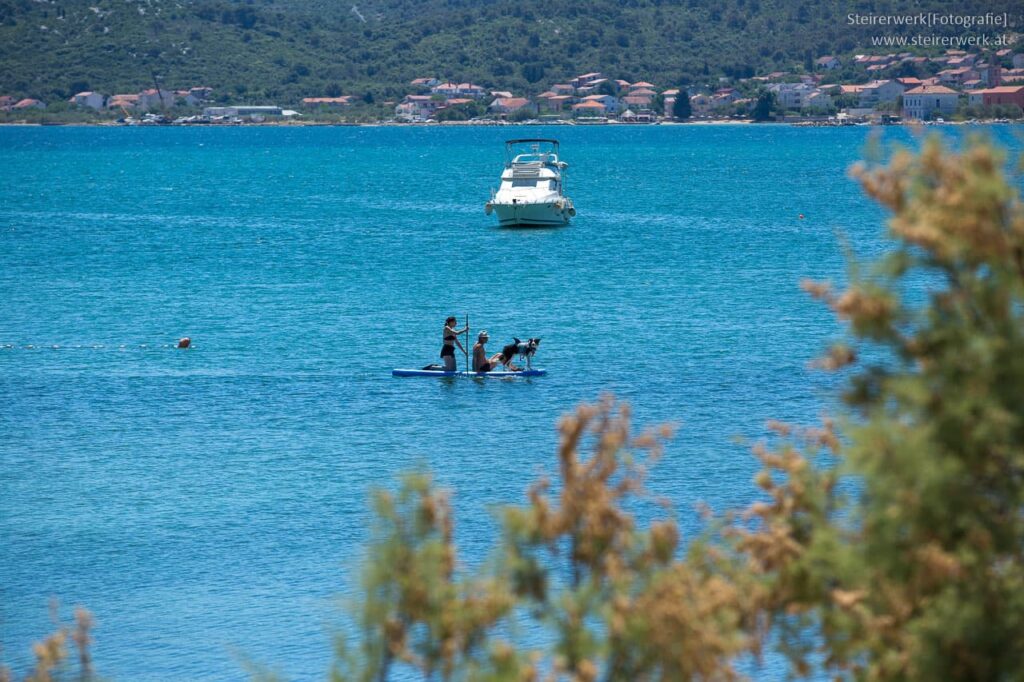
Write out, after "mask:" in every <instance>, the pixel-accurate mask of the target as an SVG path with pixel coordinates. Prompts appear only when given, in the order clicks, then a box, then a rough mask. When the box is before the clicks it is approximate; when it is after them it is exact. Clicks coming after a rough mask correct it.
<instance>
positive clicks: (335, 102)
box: [302, 95, 352, 108]
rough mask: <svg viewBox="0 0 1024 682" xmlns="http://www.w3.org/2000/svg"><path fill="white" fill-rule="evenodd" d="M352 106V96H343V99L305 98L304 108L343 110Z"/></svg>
mask: <svg viewBox="0 0 1024 682" xmlns="http://www.w3.org/2000/svg"><path fill="white" fill-rule="evenodd" d="M351 104H352V95H342V96H341V97H303V98H302V106H304V107H333V108H341V107H347V106H350V105H351Z"/></svg>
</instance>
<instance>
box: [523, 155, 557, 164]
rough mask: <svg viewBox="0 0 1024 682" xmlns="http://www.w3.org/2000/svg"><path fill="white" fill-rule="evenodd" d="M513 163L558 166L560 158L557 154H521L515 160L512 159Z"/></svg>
mask: <svg viewBox="0 0 1024 682" xmlns="http://www.w3.org/2000/svg"><path fill="white" fill-rule="evenodd" d="M512 163H515V164H526V163H537V164H557V163H558V157H557V156H556V155H555V154H546V153H545V154H536V153H529V154H519V155H517V156H516V157H515V158H514V159H512Z"/></svg>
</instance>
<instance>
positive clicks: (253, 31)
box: [0, 0, 1021, 102]
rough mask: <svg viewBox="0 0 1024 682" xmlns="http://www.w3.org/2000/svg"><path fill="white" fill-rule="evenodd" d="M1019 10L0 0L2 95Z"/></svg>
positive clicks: (684, 62) (299, 78)
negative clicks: (861, 17)
mask: <svg viewBox="0 0 1024 682" xmlns="http://www.w3.org/2000/svg"><path fill="white" fill-rule="evenodd" d="M922 11H937V12H942V13H949V12H951V11H953V12H955V13H957V14H961V15H963V14H980V13H984V12H1002V11H1006V12H1009V13H1011V22H1014V23H1018V24H1019V23H1021V22H1020V16H1019V15H1020V5H1019V0H963V1H961V2H957V3H949V2H946V1H944V0H905V1H903V2H896V1H893V0H859V1H855V2H840V1H839V0H825V1H824V2H804V1H802V0H683V1H669V0H586V1H581V0H520V1H517V2H510V1H507V0H340V1H339V2H329V1H328V0H0V65H2V68H0V94H13V95H17V96H31V97H38V98H40V99H44V100H53V99H56V98H58V97H66V96H68V95H69V94H72V93H74V92H76V91H79V90H83V89H93V90H99V91H102V92H106V93H113V92H136V91H138V90H139V89H140V88H142V87H152V84H153V81H154V76H155V77H156V78H157V79H158V80H159V82H160V84H161V86H163V87H169V88H180V87H186V86H190V85H209V86H212V87H214V88H215V89H216V91H217V93H218V95H219V96H220V97H221V98H231V99H234V100H247V101H251V102H257V101H266V100H277V101H281V102H287V101H294V99H295V98H298V97H304V96H323V95H334V94H338V93H343V94H356V95H360V96H363V95H366V96H367V97H368V98H369V97H373V98H375V99H376V100H380V99H381V98H387V97H394V96H397V95H400V94H402V93H404V92H405V91H406V90H407V84H408V82H409V81H410V80H411V79H412V78H415V77H418V76H438V77H441V78H451V79H457V80H459V81H465V80H471V81H474V82H477V83H480V84H482V85H485V86H493V87H498V86H500V87H501V88H502V89H513V90H516V91H518V92H525V93H528V94H529V93H534V92H538V91H540V90H541V89H543V88H544V87H546V86H547V85H548V84H550V83H551V82H557V81H560V80H564V79H566V78H569V77H571V76H573V75H575V74H577V73H580V72H584V71H590V70H600V71H604V72H606V73H608V74H609V75H611V76H613V77H622V78H626V79H627V80H632V79H640V78H643V79H646V80H650V81H652V82H654V83H657V84H659V85H663V86H667V85H669V84H678V83H702V82H710V81H713V80H714V79H715V78H716V77H718V76H722V75H727V76H749V75H753V74H754V73H756V72H766V71H772V70H776V69H793V68H803V67H804V65H806V64H809V62H810V60H811V59H812V58H814V57H817V56H821V55H824V54H832V53H839V54H850V53H851V52H853V51H854V50H858V49H864V50H865V51H875V52H884V51H899V50H898V49H896V50H884V49H880V48H876V49H871V47H870V45H871V37H872V36H878V35H911V34H921V33H925V34H935V35H943V34H945V35H969V34H979V35H980V34H983V33H989V34H994V33H996V32H999V31H998V30H997V29H990V28H983V29H972V30H964V29H963V28H962V27H949V28H942V27H936V28H928V27H919V26H914V27H893V26H885V27H877V26H875V27H871V26H861V27H856V26H851V25H850V24H849V22H848V20H847V15H848V14H849V13H861V14H874V15H887V14H908V13H915V12H922Z"/></svg>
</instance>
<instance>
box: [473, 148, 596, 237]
mask: <svg viewBox="0 0 1024 682" xmlns="http://www.w3.org/2000/svg"><path fill="white" fill-rule="evenodd" d="M568 167H569V164H567V163H566V162H565V161H562V160H560V159H559V158H558V140H543V139H526V140H509V141H508V142H506V143H505V170H504V171H502V173H501V187H499V188H498V191H497V192H495V191H494V190H491V200H490V201H488V202H487V204H485V205H484V210H485V212H486V213H487V215H490V214H491V212H492V211H493V212H494V213H496V214H497V215H498V221H499V223H500V224H501V226H502V227H550V226H554V225H567V224H568V223H569V219H570V218H572V217H573V216H574V215H576V209H575V208H574V207H573V205H572V200H571V199H570V198H569V197H567V196H565V169H566V168H568Z"/></svg>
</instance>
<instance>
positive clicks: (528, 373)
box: [391, 369, 548, 379]
mask: <svg viewBox="0 0 1024 682" xmlns="http://www.w3.org/2000/svg"><path fill="white" fill-rule="evenodd" d="M547 373H548V371H547V370H546V369H524V370H522V371H521V372H446V371H444V370H443V369H393V370H391V376H393V377H479V378H487V377H495V378H497V379H501V378H503V377H542V376H544V375H545V374H547Z"/></svg>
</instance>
